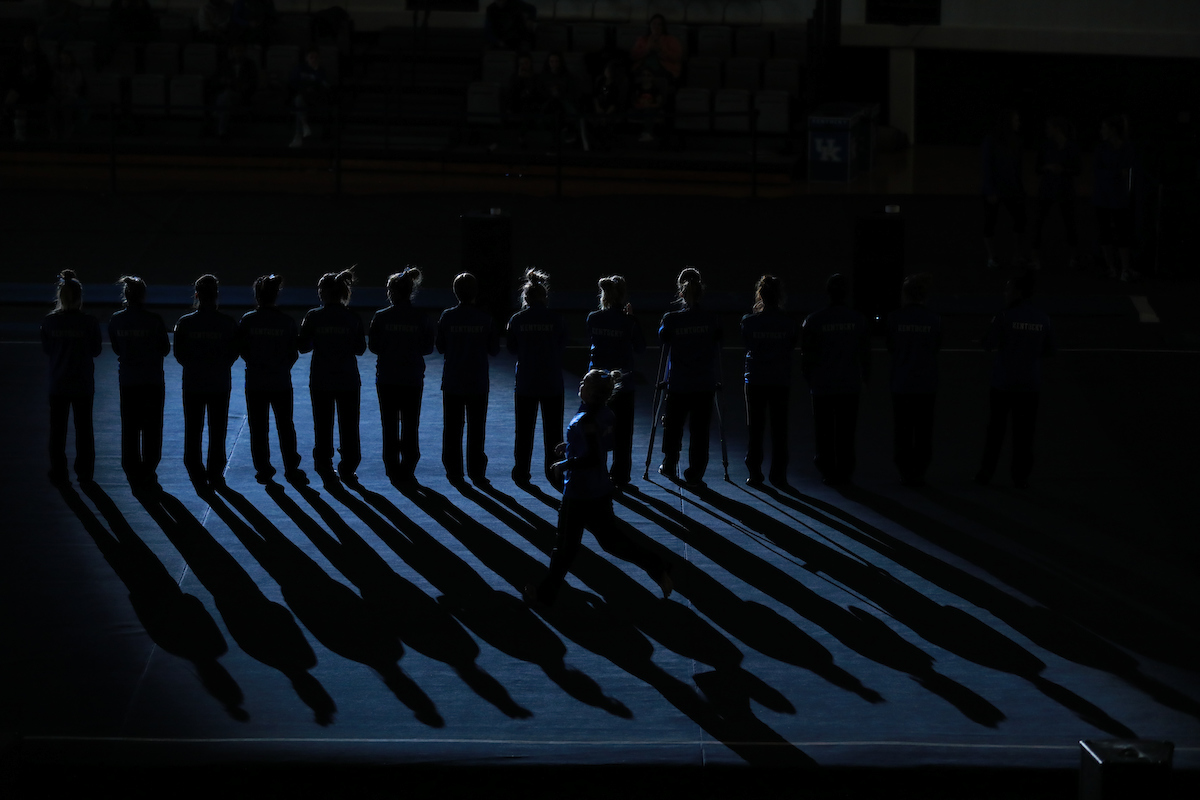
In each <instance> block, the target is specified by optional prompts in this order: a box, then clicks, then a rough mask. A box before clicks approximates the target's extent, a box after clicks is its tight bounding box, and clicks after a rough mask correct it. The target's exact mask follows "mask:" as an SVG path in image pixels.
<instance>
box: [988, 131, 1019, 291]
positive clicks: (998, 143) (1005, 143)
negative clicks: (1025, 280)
mask: <svg viewBox="0 0 1200 800" xmlns="http://www.w3.org/2000/svg"><path fill="white" fill-rule="evenodd" d="M1021 156H1022V153H1021V115H1020V114H1018V113H1017V112H1016V111H1013V110H1011V109H1007V110H1005V111H1001V112H1000V114H999V115H998V116H997V118H996V127H995V128H994V129H993V130H992V132H991V133H990V134H988V135H987V137H986V138H985V139H984V140H983V199H984V205H983V245H984V248H985V249H986V250H987V266H988V269H999V268H1000V262H999V259H998V257H997V255H996V238H995V237H996V222H997V221H998V220H999V218H1000V206H1004V208H1006V209H1007V210H1008V214H1009V216H1010V217H1011V218H1012V232H1013V239H1014V241H1015V248H1014V249H1015V251H1016V252H1015V254H1014V262H1015V263H1016V264H1017V265H1021V264H1023V263H1024V262H1025V260H1026V254H1025V253H1024V252H1023V249H1022V248H1023V247H1024V243H1023V242H1022V241H1021V240H1022V238H1023V237H1024V235H1025V217H1026V214H1025V185H1024V182H1023V181H1022V178H1021V170H1022V163H1021Z"/></svg>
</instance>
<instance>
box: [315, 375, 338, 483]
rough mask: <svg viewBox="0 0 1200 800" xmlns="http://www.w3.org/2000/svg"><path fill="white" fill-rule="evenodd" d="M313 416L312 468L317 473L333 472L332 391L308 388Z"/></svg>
mask: <svg viewBox="0 0 1200 800" xmlns="http://www.w3.org/2000/svg"><path fill="white" fill-rule="evenodd" d="M309 397H310V398H311V399H312V416H313V469H315V470H316V471H317V474H318V475H327V474H329V473H331V472H333V417H334V393H333V392H327V391H324V390H320V389H311V388H310V389H309Z"/></svg>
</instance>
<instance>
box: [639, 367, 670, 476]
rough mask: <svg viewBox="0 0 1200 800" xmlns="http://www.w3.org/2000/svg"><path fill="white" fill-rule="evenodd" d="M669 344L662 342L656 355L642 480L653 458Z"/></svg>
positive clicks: (665, 379)
mask: <svg viewBox="0 0 1200 800" xmlns="http://www.w3.org/2000/svg"><path fill="white" fill-rule="evenodd" d="M670 352H671V349H670V345H666V344H664V345H663V346H662V350H661V351H660V353H659V356H658V377H657V378H655V380H654V399H653V400H651V401H650V407H651V408H652V409H653V412H654V418H653V419H652V420H651V422H650V446H649V447H647V448H646V469H645V471H644V472H642V480H649V479H650V460H651V459H652V458H654V437H655V435H656V434H657V433H658V418H659V414H661V413H662V401H663V389H664V388H665V387H666V385H667V356H668V355H669V354H670Z"/></svg>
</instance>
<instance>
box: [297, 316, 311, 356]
mask: <svg viewBox="0 0 1200 800" xmlns="http://www.w3.org/2000/svg"><path fill="white" fill-rule="evenodd" d="M312 313H313V312H311V311H310V312H308V313H307V314H305V315H304V320H303V321H302V322H301V323H300V334H299V335H298V336H297V337H296V350H297V351H299V352H301V353H311V352H312V349H313V337H312V324H311V323H310V322H309V320H310V318H311V317H312Z"/></svg>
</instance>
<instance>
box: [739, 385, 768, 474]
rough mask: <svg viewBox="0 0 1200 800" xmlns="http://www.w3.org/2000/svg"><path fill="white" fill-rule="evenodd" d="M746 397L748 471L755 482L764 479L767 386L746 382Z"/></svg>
mask: <svg viewBox="0 0 1200 800" xmlns="http://www.w3.org/2000/svg"><path fill="white" fill-rule="evenodd" d="M744 387H745V391H744V394H745V397H746V431H747V434H746V471H747V472H749V473H750V480H751V481H753V482H754V483H762V481H763V471H762V464H763V436H764V434H765V433H766V427H767V392H766V388H767V387H765V386H757V385H755V384H751V383H747V384H744Z"/></svg>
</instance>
